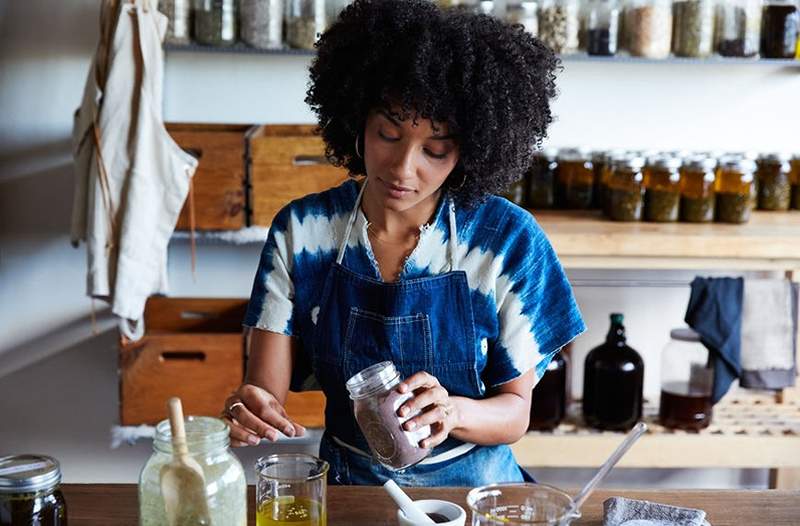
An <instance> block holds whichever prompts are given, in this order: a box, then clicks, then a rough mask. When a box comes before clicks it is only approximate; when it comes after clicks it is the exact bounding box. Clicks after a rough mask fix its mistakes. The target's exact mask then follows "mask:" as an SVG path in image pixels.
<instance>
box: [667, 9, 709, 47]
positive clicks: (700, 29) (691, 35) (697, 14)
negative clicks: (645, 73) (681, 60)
mask: <svg viewBox="0 0 800 526" xmlns="http://www.w3.org/2000/svg"><path fill="white" fill-rule="evenodd" d="M715 4H716V0H675V1H674V2H673V4H672V19H673V23H672V52H673V53H674V54H675V56H677V57H692V58H698V57H707V56H709V55H710V54H711V52H712V51H713V47H714V6H715Z"/></svg>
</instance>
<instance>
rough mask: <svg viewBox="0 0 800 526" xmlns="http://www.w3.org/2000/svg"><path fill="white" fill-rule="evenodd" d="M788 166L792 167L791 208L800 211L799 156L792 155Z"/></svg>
mask: <svg viewBox="0 0 800 526" xmlns="http://www.w3.org/2000/svg"><path fill="white" fill-rule="evenodd" d="M789 164H790V165H791V167H792V175H791V180H792V208H794V209H795V210H800V154H797V153H796V154H794V155H793V156H792V160H791V161H790V163H789Z"/></svg>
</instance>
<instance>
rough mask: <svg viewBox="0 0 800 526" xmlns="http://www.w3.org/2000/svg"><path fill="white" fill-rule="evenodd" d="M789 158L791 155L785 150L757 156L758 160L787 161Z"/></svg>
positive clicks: (761, 161)
mask: <svg viewBox="0 0 800 526" xmlns="http://www.w3.org/2000/svg"><path fill="white" fill-rule="evenodd" d="M791 158H792V156H791V155H789V154H788V153H785V152H767V153H762V154H760V155H759V156H758V162H760V163H763V162H767V163H787V162H789V160H790V159H791Z"/></svg>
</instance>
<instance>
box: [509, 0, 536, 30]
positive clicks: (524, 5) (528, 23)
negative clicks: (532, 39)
mask: <svg viewBox="0 0 800 526" xmlns="http://www.w3.org/2000/svg"><path fill="white" fill-rule="evenodd" d="M538 9H539V4H538V3H537V2H526V1H524V0H511V1H510V2H508V4H507V5H506V22H508V23H510V24H520V25H522V27H524V28H525V31H527V32H528V33H530V34H531V35H533V36H538V34H539V15H538V13H537V11H538Z"/></svg>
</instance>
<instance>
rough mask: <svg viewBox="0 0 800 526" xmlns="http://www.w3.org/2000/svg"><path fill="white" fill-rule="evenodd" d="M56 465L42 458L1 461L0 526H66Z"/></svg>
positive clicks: (65, 514)
mask: <svg viewBox="0 0 800 526" xmlns="http://www.w3.org/2000/svg"><path fill="white" fill-rule="evenodd" d="M60 484H61V468H60V466H59V464H58V461H57V460H56V459H54V458H52V457H47V456H43V455H9V456H4V457H0V526H28V525H31V526H33V525H36V526H66V524H67V505H66V502H65V501H64V496H63V495H62V494H61V489H60Z"/></svg>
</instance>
